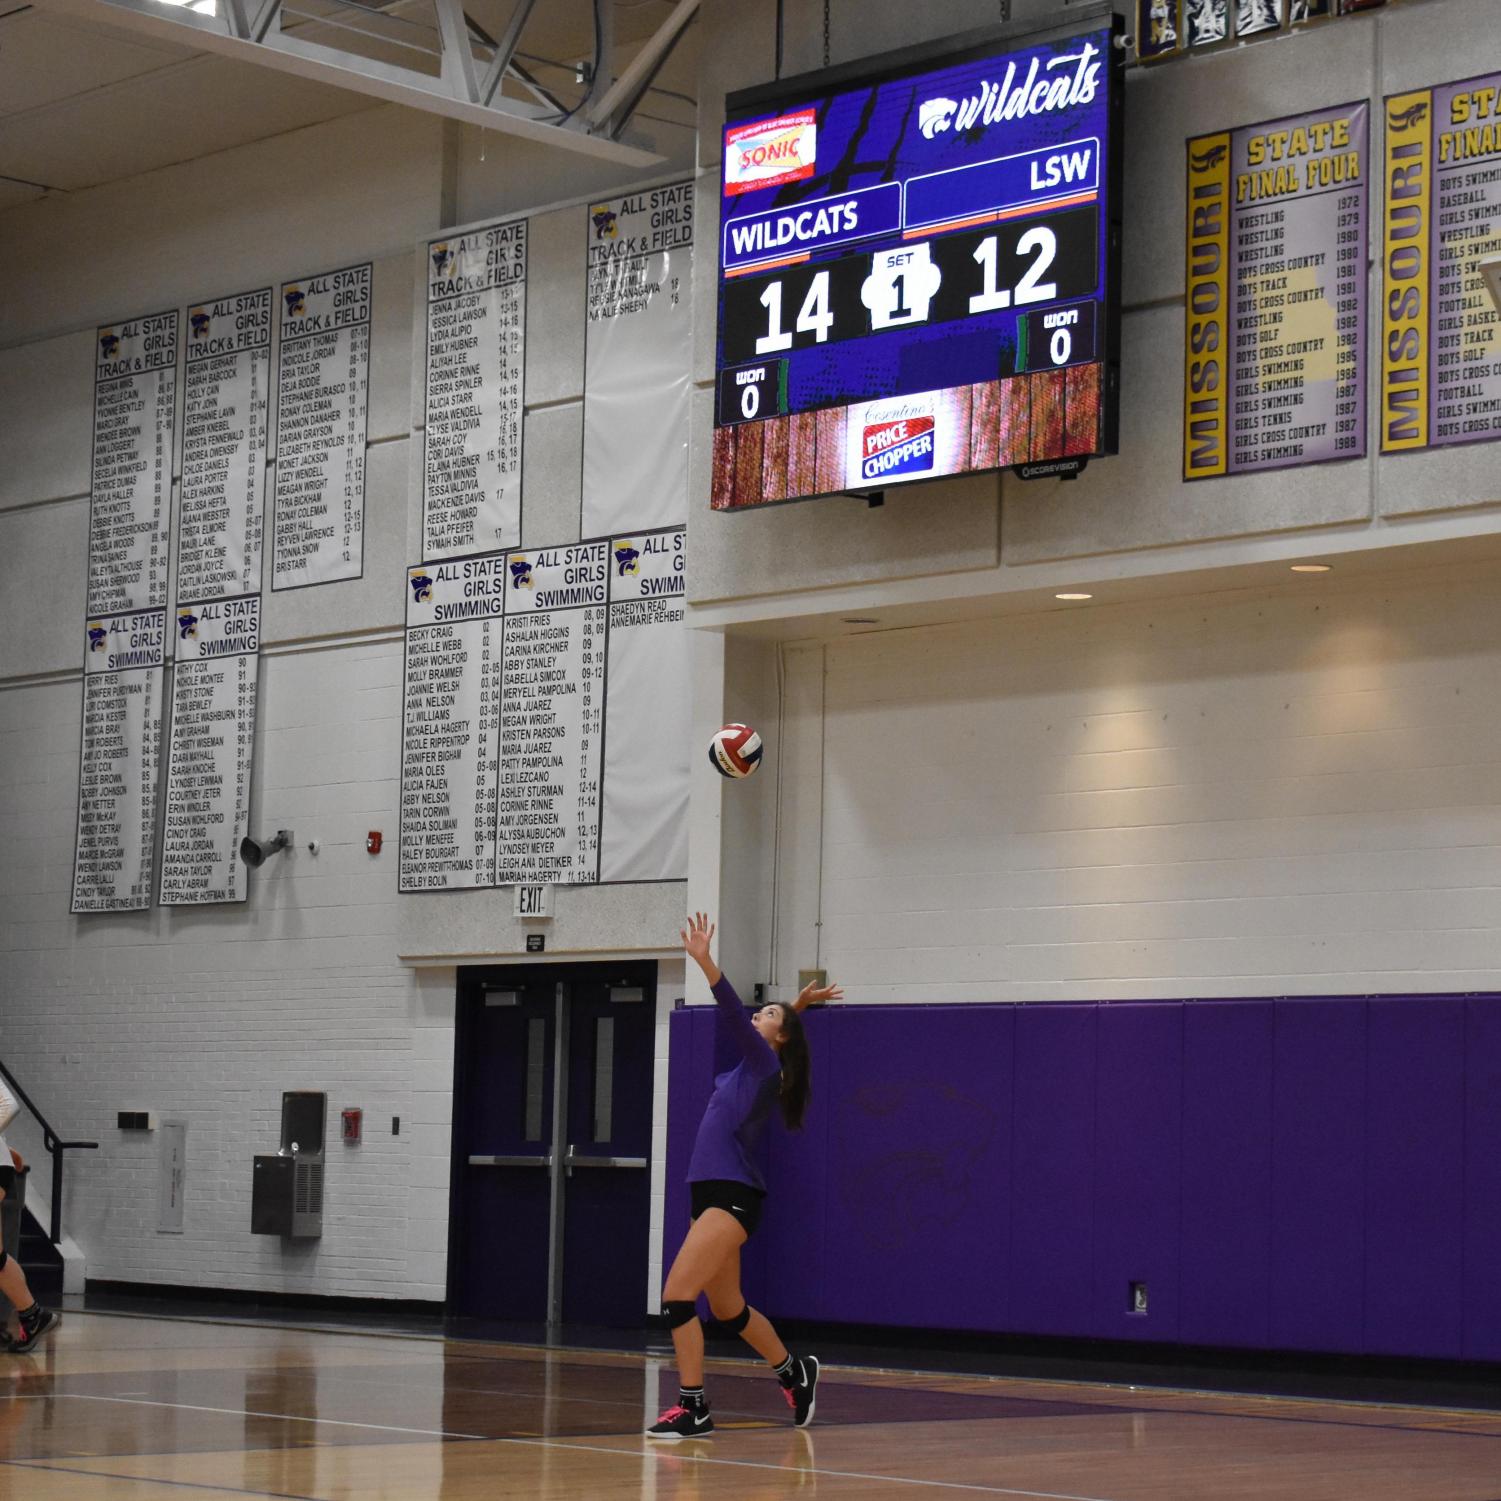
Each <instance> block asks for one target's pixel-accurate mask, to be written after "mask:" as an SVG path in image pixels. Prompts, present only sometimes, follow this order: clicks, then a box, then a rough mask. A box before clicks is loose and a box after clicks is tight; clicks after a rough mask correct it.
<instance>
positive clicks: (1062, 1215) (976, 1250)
mask: <svg viewBox="0 0 1501 1501" xmlns="http://www.w3.org/2000/svg"><path fill="white" fill-rule="evenodd" d="M1098 1013H1099V1007H1097V1006H1073V1005H1046V1006H1021V1007H1018V1008H1017V1013H1016V1054H1015V1066H1014V1069H1013V1074H1014V1078H1015V1092H1014V1096H1013V1099H1014V1113H1013V1117H1012V1138H1011V1141H1012V1152H1011V1183H1012V1204H1011V1309H1010V1319H1009V1321H1008V1324H1007V1326H1006V1327H1008V1328H1010V1329H1014V1330H1016V1331H1018V1332H1020V1333H1029V1334H1072V1335H1089V1334H1094V1333H1095V1332H1096V1330H1095V1326H1094V1320H1093V1319H1092V1318H1091V1307H1090V1305H1091V1302H1092V1299H1093V1295H1094V1148H1095V1097H1096V1087H1095V1067H1096V1033H1097V1018H1098ZM830 1238H831V1239H834V1238H835V1236H834V1230H833V1227H832V1226H831V1227H830ZM984 1254H986V1248H984V1247H983V1246H981V1245H979V1244H977V1243H971V1244H969V1245H967V1246H965V1247H963V1248H962V1249H961V1248H959V1247H957V1246H956V1247H955V1248H954V1251H953V1254H952V1256H951V1261H952V1262H954V1263H958V1262H959V1261H961V1260H962V1259H963V1258H964V1257H965V1256H975V1255H984Z"/></svg>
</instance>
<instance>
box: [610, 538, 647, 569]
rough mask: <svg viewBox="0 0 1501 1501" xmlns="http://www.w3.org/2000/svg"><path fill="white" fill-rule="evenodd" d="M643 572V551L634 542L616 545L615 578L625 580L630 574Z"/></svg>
mask: <svg viewBox="0 0 1501 1501" xmlns="http://www.w3.org/2000/svg"><path fill="white" fill-rule="evenodd" d="M640 572H641V549H640V548H638V547H637V546H636V545H635V544H634V543H632V542H617V543H616V544H615V576H616V577H617V578H625V577H626V576H627V575H628V574H632V573H640Z"/></svg>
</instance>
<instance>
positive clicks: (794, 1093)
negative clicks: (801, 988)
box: [777, 1006, 813, 1131]
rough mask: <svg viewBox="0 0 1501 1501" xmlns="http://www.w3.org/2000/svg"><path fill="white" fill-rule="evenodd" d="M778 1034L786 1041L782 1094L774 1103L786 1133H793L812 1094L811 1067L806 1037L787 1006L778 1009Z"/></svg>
mask: <svg viewBox="0 0 1501 1501" xmlns="http://www.w3.org/2000/svg"><path fill="white" fill-rule="evenodd" d="M782 1031H783V1032H784V1033H785V1034H786V1038H785V1040H784V1041H783V1043H782V1051H781V1060H782V1090H781V1094H780V1095H779V1096H778V1098H777V1103H778V1105H780V1107H781V1110H782V1120H783V1121H784V1122H785V1123H786V1126H787V1129H788V1130H789V1131H797V1130H800V1129H801V1128H802V1124H803V1115H804V1113H805V1112H806V1111H807V1109H808V1100H809V1098H810V1097H811V1095H812V1093H813V1090H812V1085H811V1082H810V1075H811V1073H812V1066H811V1063H810V1061H809V1058H808V1036H807V1033H806V1032H804V1031H803V1019H802V1017H800V1016H799V1015H798V1014H797V1012H796V1011H794V1010H793V1009H792V1007H791V1006H783V1007H782Z"/></svg>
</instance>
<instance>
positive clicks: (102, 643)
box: [88, 620, 109, 651]
mask: <svg viewBox="0 0 1501 1501" xmlns="http://www.w3.org/2000/svg"><path fill="white" fill-rule="evenodd" d="M88 631H89V650H90V651H103V650H104V649H105V648H106V647H107V646H108V645H109V632H108V631H107V630H105V628H104V626H103V625H102V624H100V622H99V621H97V620H91V621H90V622H89V626H88Z"/></svg>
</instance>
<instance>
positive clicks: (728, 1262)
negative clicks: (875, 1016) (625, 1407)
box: [646, 912, 844, 1439]
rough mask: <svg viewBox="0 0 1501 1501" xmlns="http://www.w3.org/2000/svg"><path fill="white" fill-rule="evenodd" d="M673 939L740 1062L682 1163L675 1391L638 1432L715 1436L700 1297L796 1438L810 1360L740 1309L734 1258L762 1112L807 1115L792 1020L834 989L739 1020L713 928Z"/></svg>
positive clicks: (804, 1062)
mask: <svg viewBox="0 0 1501 1501" xmlns="http://www.w3.org/2000/svg"><path fill="white" fill-rule="evenodd" d="M681 936H682V939H683V948H684V949H685V950H686V951H687V953H688V955H689V957H690V958H692V959H693V960H694V962H695V963H696V964H697V965H698V967H699V968H700V969H701V970H703V972H704V978H705V979H706V980H708V982H709V988H710V989H711V990H712V991H713V993H714V1004H715V1006H716V1007H718V1020H719V1029H720V1033H721V1036H725V1035H727V1036H728V1037H729V1039H730V1040H731V1041H732V1042H733V1043H734V1045H735V1047H736V1049H737V1051H738V1052H739V1054H740V1062H739V1063H737V1064H736V1065H735V1067H734V1068H732V1069H730V1070H729V1072H728V1073H723V1074H720V1075H719V1076H718V1078H716V1079H715V1081H714V1093H713V1095H712V1096H711V1097H710V1100H709V1108H708V1109H707V1110H705V1111H704V1118H703V1121H702V1122H701V1123H700V1125H699V1128H698V1136H697V1137H696V1138H695V1139H694V1143H693V1156H692V1157H691V1158H690V1159H689V1162H688V1186H689V1189H690V1191H691V1193H692V1198H693V1223H692V1225H691V1226H690V1227H689V1229H688V1238H687V1239H686V1240H685V1241H684V1242H683V1244H682V1248H681V1249H680V1250H679V1251H678V1254H677V1257H676V1258H675V1259H674V1261H673V1263H672V1270H671V1271H669V1272H668V1274H667V1285H666V1286H665V1287H664V1288H663V1289H662V1312H663V1314H664V1315H665V1316H666V1318H667V1321H668V1323H669V1325H670V1326H671V1328H672V1346H673V1349H674V1351H675V1352H676V1353H677V1361H678V1379H679V1381H680V1383H681V1387H680V1390H679V1392H678V1401H677V1403H676V1405H674V1406H672V1407H669V1408H668V1409H667V1411H666V1412H664V1413H663V1414H662V1416H661V1417H660V1418H658V1419H657V1421H656V1422H655V1423H654V1424H653V1425H652V1426H651V1427H650V1428H648V1429H647V1430H646V1431H647V1434H648V1435H649V1436H650V1437H652V1438H665V1439H679V1438H702V1437H703V1436H704V1435H705V1434H709V1433H712V1432H713V1431H714V1420H713V1418H711V1417H710V1416H709V1403H708V1399H707V1398H706V1397H705V1395H704V1331H703V1328H702V1326H701V1325H700V1324H699V1322H698V1310H697V1306H696V1303H697V1298H698V1295H699V1294H700V1293H705V1294H707V1296H708V1299H709V1308H710V1311H711V1312H712V1313H713V1315H714V1317H715V1318H716V1319H717V1320H718V1321H719V1322H720V1323H721V1324H723V1325H724V1326H725V1327H726V1328H727V1329H729V1330H731V1331H732V1332H733V1333H735V1334H738V1335H739V1336H740V1337H741V1339H743V1340H744V1341H745V1342H746V1343H747V1344H748V1345H750V1347H751V1348H752V1349H753V1350H755V1351H756V1353H757V1354H758V1355H760V1356H761V1357H762V1358H763V1359H764V1360H765V1361H766V1363H767V1364H768V1365H769V1366H771V1368H772V1370H773V1372H774V1373H775V1375H776V1378H777V1380H778V1381H779V1382H780V1383H781V1387H782V1394H783V1396H784V1397H785V1398H786V1400H787V1405H788V1406H789V1407H790V1408H791V1409H792V1421H793V1422H794V1423H795V1424H796V1426H797V1427H799V1428H804V1427H806V1426H807V1425H808V1424H809V1423H810V1422H812V1420H813V1408H814V1402H815V1398H816V1396H817V1391H818V1361H817V1360H816V1359H815V1358H814V1357H813V1356H811V1355H804V1356H802V1357H800V1358H799V1357H797V1356H794V1355H792V1354H791V1353H790V1352H789V1351H788V1349H787V1347H786V1345H784V1344H783V1343H782V1341H781V1339H780V1338H778V1336H777V1332H776V1330H775V1329H773V1328H772V1326H771V1322H770V1320H769V1319H767V1318H766V1316H765V1315H764V1314H760V1313H757V1312H756V1311H755V1309H753V1308H752V1307H751V1306H750V1305H749V1304H748V1303H747V1302H746V1301H745V1298H744V1296H743V1295H742V1293H741V1291H740V1248H741V1246H743V1245H744V1244H745V1243H746V1241H747V1240H748V1239H749V1238H750V1237H751V1236H752V1235H753V1234H754V1233H755V1229H756V1226H757V1224H758V1223H759V1222H760V1219H761V1207H762V1204H763V1202H764V1201H765V1198H766V1184H765V1181H764V1180H763V1179H762V1177H761V1172H760V1169H759V1168H758V1167H757V1166H756V1163H755V1148H756V1143H757V1142H758V1141H759V1140H760V1138H761V1134H762V1133H763V1132H764V1131H765V1129H766V1121H767V1118H768V1117H769V1116H770V1114H771V1109H772V1106H773V1105H777V1106H778V1107H780V1109H781V1112H782V1119H783V1120H784V1121H785V1122H786V1123H787V1125H788V1126H789V1127H790V1128H791V1129H793V1130H796V1129H797V1128H798V1127H799V1126H801V1125H802V1122H803V1112H804V1110H806V1109H807V1106H808V1093H809V1091H808V1042H807V1038H806V1037H805V1036H804V1035H803V1024H802V1019H801V1017H800V1016H799V1015H798V1013H799V1012H801V1011H803V1010H804V1009H805V1008H806V1007H808V1006H812V1005H815V1004H816V1003H818V1002H819V1001H837V1000H838V999H840V997H841V996H842V995H843V994H844V992H843V991H842V990H841V989H840V988H839V987H838V986H837V985H823V986H815V985H809V986H806V987H805V988H804V989H803V991H802V993H801V994H800V995H799V996H798V998H797V1000H796V1001H794V1002H793V1003H792V1005H790V1006H786V1005H783V1004H782V1003H781V1002H778V1001H773V1002H772V1003H771V1004H769V1005H766V1006H762V1007H761V1008H760V1009H759V1010H757V1011H755V1012H749V1013H748V1012H747V1011H746V1009H745V1007H744V1006H743V1005H742V1004H741V1001H740V997H739V996H738V995H736V994H735V988H734V986H732V985H731V984H730V982H729V981H728V980H727V979H726V978H725V977H724V974H723V973H722V972H721V970H720V968H719V966H718V965H717V964H716V963H715V962H714V961H713V959H711V958H710V957H709V942H710V940H711V939H712V938H713V937H714V924H713V923H711V922H710V921H709V919H708V918H707V917H706V916H705V915H704V914H703V913H702V912H698V913H695V914H694V915H693V916H692V917H691V918H690V919H689V920H688V926H687V928H686V929H685V930H684V931H683V933H682V935H681Z"/></svg>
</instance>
